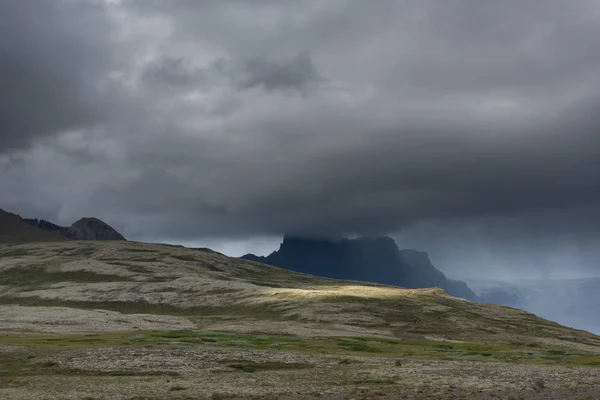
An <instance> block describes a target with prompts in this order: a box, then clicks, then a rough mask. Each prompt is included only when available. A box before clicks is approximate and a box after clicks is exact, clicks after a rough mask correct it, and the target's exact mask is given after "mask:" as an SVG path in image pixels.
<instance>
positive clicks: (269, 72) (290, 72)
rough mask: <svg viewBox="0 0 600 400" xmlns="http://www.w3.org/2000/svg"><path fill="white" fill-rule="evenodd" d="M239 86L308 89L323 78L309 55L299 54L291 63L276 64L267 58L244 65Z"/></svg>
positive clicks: (257, 59)
mask: <svg viewBox="0 0 600 400" xmlns="http://www.w3.org/2000/svg"><path fill="white" fill-rule="evenodd" d="M241 75H242V77H241V79H240V81H239V85H240V86H241V87H242V88H252V87H256V86H262V87H264V88H265V89H267V90H274V89H299V90H304V89H307V88H308V86H309V85H311V84H315V83H318V82H319V81H321V80H322V79H323V78H322V77H321V76H320V75H319V73H318V72H317V70H316V68H315V66H314V64H313V62H312V60H311V58H310V56H308V54H299V55H297V56H296V57H295V58H293V59H292V60H289V61H283V62H281V63H276V62H272V61H269V60H267V59H266V58H264V57H263V58H256V59H252V60H249V61H247V62H246V63H245V64H244V70H243V72H242V74H241Z"/></svg>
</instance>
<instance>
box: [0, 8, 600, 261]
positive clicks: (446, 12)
mask: <svg viewBox="0 0 600 400" xmlns="http://www.w3.org/2000/svg"><path fill="white" fill-rule="evenodd" d="M8 4H10V8H11V9H14V10H17V5H18V4H25V5H23V6H21V7H25V8H18V10H21V11H19V12H21V14H19V16H18V18H16V19H17V20H20V23H11V25H6V24H8V22H3V24H5V25H6V26H8V27H10V29H11V32H14V33H12V34H11V35H12V36H13V37H17V36H19V37H23V38H26V39H27V40H29V42H27V41H25V42H24V43H25V44H26V45H25V46H23V47H22V49H26V50H22V49H21V47H17V46H12V47H10V48H8V47H6V46H5V47H3V49H6V51H5V52H3V55H2V57H3V59H6V60H16V59H19V58H18V57H19V55H20V54H26V55H27V57H29V58H27V59H31V60H34V61H35V63H33V64H32V65H37V67H36V68H38V69H36V70H34V72H35V73H32V77H33V78H32V79H34V80H35V79H37V80H42V81H44V82H46V81H48V82H51V83H49V84H48V88H50V89H52V90H45V91H42V92H40V94H41V95H40V96H33V94H32V93H34V92H35V93H37V88H39V87H42V86H44V85H43V84H41V83H40V84H38V83H36V84H35V88H36V89H35V90H34V89H31V88H30V87H29V86H28V84H26V83H27V82H29V80H28V79H27V80H23V81H19V80H15V74H14V73H12V72H10V71H8V70H3V75H2V76H0V80H1V82H2V83H3V84H8V83H10V82H13V83H11V85H13V86H14V85H15V84H14V82H18V83H19V88H21V91H20V92H22V93H29V94H28V95H27V96H26V97H27V101H25V100H18V101H13V102H10V101H8V100H5V99H4V98H3V100H2V101H3V102H6V104H7V105H8V106H9V107H11V108H10V110H11V112H10V113H7V114H0V115H2V117H3V118H4V120H5V121H9V122H10V121H12V122H11V123H5V125H4V126H7V127H12V128H11V129H9V130H7V129H4V130H3V132H13V135H10V134H6V133H5V134H4V135H3V136H2V138H3V139H2V140H3V142H2V143H3V145H2V147H4V148H6V147H7V146H8V147H20V148H22V149H24V150H23V153H24V154H25V156H24V157H25V158H24V160H25V161H23V162H19V163H12V164H3V165H4V169H3V170H2V175H1V176H0V184H1V185H2V187H6V188H9V189H10V194H4V193H3V194H2V198H0V201H2V204H10V205H11V207H13V206H14V207H16V206H15V205H18V204H19V203H20V202H23V204H26V203H27V202H30V203H32V204H31V206H23V210H25V211H27V212H30V211H31V210H35V209H40V210H41V209H44V207H42V206H43V205H44V204H50V206H49V209H51V210H52V214H53V215H55V216H56V218H58V219H59V221H57V222H60V223H68V222H72V220H75V219H77V217H79V216H80V214H84V215H97V216H99V217H101V218H103V219H106V220H107V221H108V222H113V223H114V222H119V223H121V224H122V226H123V229H124V232H123V233H124V234H125V236H127V237H131V238H135V239H144V240H154V239H155V238H161V239H164V238H166V239H169V240H170V241H178V240H179V241H186V242H189V241H193V240H199V239H201V238H213V239H214V238H218V237H226V238H232V237H253V236H255V235H259V236H262V235H266V236H276V235H279V234H281V233H283V232H299V233H307V234H328V235H329V234H345V233H349V234H353V233H355V234H381V233H390V232H391V233H394V232H400V235H401V236H400V237H401V239H402V241H403V242H406V243H407V244H410V245H414V246H416V247H419V248H421V249H429V248H431V249H434V251H433V257H434V260H436V257H438V258H437V260H443V259H444V257H443V255H444V254H448V255H451V256H452V257H451V258H452V259H453V260H458V259H460V258H461V257H463V255H461V254H458V253H456V251H454V252H453V250H452V249H457V248H458V247H459V246H458V245H457V243H458V242H460V239H456V241H451V242H452V245H448V244H447V243H448V241H449V240H450V239H448V237H450V236H452V232H453V231H456V232H458V233H457V235H458V237H459V238H464V239H465V240H469V241H472V242H473V243H476V242H477V241H476V240H475V238H477V237H478V235H479V236H481V238H482V239H481V241H480V242H481V246H483V248H488V249H491V248H492V247H493V248H494V249H496V250H489V251H488V253H489V254H492V253H493V254H496V255H498V254H501V253H502V251H504V250H505V249H507V248H509V247H510V245H514V244H515V241H516V242H519V240H520V241H521V242H522V243H528V244H529V245H528V246H529V247H528V248H532V249H536V250H535V251H536V252H537V253H541V252H543V251H545V250H551V249H559V248H560V249H567V248H569V249H573V248H581V249H582V250H581V251H582V252H585V254H587V255H588V256H585V257H584V256H581V257H579V259H580V260H583V261H581V263H580V264H581V265H585V269H587V270H591V269H593V268H594V267H592V265H591V264H592V263H591V262H590V261H589V260H591V259H593V257H592V256H589V255H590V254H595V253H593V251H592V250H591V249H592V248H593V244H598V241H599V240H600V231H599V229H598V228H597V227H595V226H594V224H592V223H590V222H589V221H594V220H597V218H598V216H600V213H599V212H598V204H600V186H599V185H598V184H597V182H600V165H599V164H600V136H598V129H599V128H600V117H599V116H598V113H597V112H596V110H597V109H598V107H600V97H598V95H597V93H598V88H599V87H600V76H599V75H598V74H597V71H598V70H600V58H599V57H598V56H597V52H596V51H592V49H595V48H596V47H597V45H598V39H597V38H598V37H600V32H599V31H598V27H597V24H596V23H595V17H594V16H595V15H597V13H598V12H599V10H598V7H597V5H596V4H595V2H592V1H589V2H588V1H581V2H577V4H574V3H569V5H568V6H567V5H565V3H564V2H563V1H558V0H548V1H541V0H540V1H531V2H522V1H516V0H514V1H513V0H510V1H506V2H494V3H491V2H476V1H470V0H449V1H444V2H441V1H439V2H438V1H381V2H377V4H375V3H368V2H363V1H331V2H322V1H306V2H292V1H289V2H285V1H253V2H250V1H222V2H213V1H176V0H165V1H146V0H144V1H131V2H123V3H122V4H120V5H118V4H113V5H112V6H106V8H103V7H100V6H98V5H96V6H92V5H89V4H88V3H82V4H86V5H85V6H83V5H82V6H81V7H82V10H88V11H85V12H84V11H81V12H82V13H83V15H84V16H89V19H90V20H86V19H85V18H84V22H81V24H84V23H85V25H86V27H89V29H88V30H85V29H83V28H82V26H79V22H77V23H76V24H77V25H76V26H73V25H68V24H67V25H65V26H66V28H62V27H60V26H58V22H56V25H57V26H54V25H52V24H51V23H50V22H44V24H45V25H42V28H36V26H37V25H36V23H34V22H36V20H37V19H38V17H36V15H37V14H35V13H34V11H35V10H36V9H35V8H33V6H31V4H35V5H37V6H39V7H46V8H48V9H49V11H47V12H46V14H48V15H49V17H50V18H49V21H54V20H55V19H56V20H57V21H58V16H57V15H58V14H59V13H58V11H56V10H61V11H62V10H63V9H64V10H66V11H65V15H66V16H68V15H69V12H74V11H72V10H73V9H74V8H73V7H74V6H73V4H75V3H71V2H69V3H52V5H48V4H50V3H41V2H39V4H38V3H35V2H28V3H25V2H19V3H17V2H13V3H8ZM52 10H54V11H52ZM69 10H71V11H69ZM15 12H16V11H15ZM53 12H54V14H53ZM61 15H62V14H61ZM53 16H54V17H53ZM115 16H116V17H115ZM55 17H56V18H55ZM0 18H2V17H0ZM61 18H62V17H61ZM86 18H87V17H86ZM61 21H62V19H61ZM73 24H75V22H73ZM61 26H62V25H61ZM111 27H112V28H111ZM46 31H48V32H46ZM66 31H68V32H87V33H86V35H84V36H83V39H81V40H79V39H77V40H76V39H74V38H72V37H71V36H69V37H63V36H65V35H66V34H65V32H66ZM40 32H43V33H44V34H43V35H42V34H40ZM107 32H108V33H110V35H109V36H110V40H109V39H107V38H106V37H105V34H106V33H107ZM44 38H45V39H44ZM42 39H44V40H42ZM55 39H56V42H57V43H61V46H55V47H60V49H57V50H56V51H53V52H50V51H42V50H40V49H44V48H46V47H44V46H41V44H44V43H46V41H50V42H52V43H54V42H55ZM0 40H2V39H0ZM23 40H25V39H23ZM2 43H6V42H2ZM27 43H30V44H27ZM34 49H35V50H34ZM59 50H61V51H59ZM23 52H25V53H23ZM115 55H118V56H119V60H118V62H117V63H116V64H115V62H114V60H113V58H114V56H115ZM64 60H73V61H74V62H66V61H64ZM75 76H76V77H80V76H85V77H91V78H90V79H87V78H86V79H85V82H94V81H101V82H104V81H105V80H107V81H108V82H111V83H110V85H109V84H108V83H106V85H107V86H106V87H109V88H110V90H106V91H104V92H99V91H98V90H96V87H94V88H91V87H88V86H86V85H82V84H81V85H80V83H81V82H82V81H81V80H75V79H71V78H72V77H75ZM107 77H109V78H110V79H109V78H107ZM5 82H6V83H5ZM17 89H18V87H16V86H14V89H11V91H12V92H14V93H19V90H17ZM3 92H4V91H3ZM298 93H300V94H301V95H297V94H298ZM24 98H25V97H23V99H24ZM29 101H32V102H31V103H29ZM2 104H4V103H2ZM35 110H37V111H35ZM67 111H68V112H67ZM36 112H37V114H39V117H37V118H35V119H29V118H28V116H30V115H32V113H36ZM27 124H31V129H25V128H26V127H27V126H29V125H27ZM98 124H101V125H102V126H101V127H100V128H98V127H96V128H95V129H93V128H94V126H96V125H98ZM73 128H81V129H80V130H81V133H80V134H79V136H76V139H73V137H71V136H68V135H66V134H60V135H58V136H55V137H54V138H52V139H48V140H46V141H43V142H38V143H37V144H35V145H33V147H31V146H30V147H27V146H26V145H27V143H28V140H25V139H19V140H17V139H15V138H16V136H15V135H14V133H15V132H17V131H18V132H32V135H33V134H35V135H37V136H38V137H41V136H43V135H44V134H45V133H51V132H58V131H64V130H67V129H73ZM26 136H27V137H28V138H29V137H32V136H31V135H29V134H27V135H26ZM40 182H41V183H40ZM62 182H74V183H72V184H71V183H70V184H69V185H68V190H65V189H63V188H62V187H63V186H64V185H65V184H64V183H62ZM73 191H75V192H76V193H77V195H76V196H74V195H73V194H72V193H73ZM0 206H1V204H0ZM6 207H8V206H6ZM36 207H37V208H36ZM17 208H18V207H17ZM15 211H19V210H18V209H15ZM45 212H46V213H47V214H51V213H50V212H49V211H45ZM521 222H522V223H521ZM440 226H441V227H442V228H440ZM531 226H535V227H536V229H531ZM560 229H564V231H560ZM474 231H476V232H479V233H476V234H474V233H473V232H474ZM559 231H560V232H559ZM510 235H514V237H515V239H514V241H513V239H511V238H509V237H508V236H510ZM537 238H539V241H538V239H537ZM484 239H485V240H484ZM490 243H493V244H494V246H491V247H490V246H489V244H490ZM498 243H505V244H506V245H502V246H501V245H497V246H496V244H498ZM401 244H402V243H401ZM523 248H527V246H524V247H523ZM435 249H437V250H435ZM564 251H565V252H566V251H567V250H564ZM551 253H552V252H551V251H550V253H549V254H551ZM498 257H499V256H498ZM548 257H549V258H550V256H548ZM484 258H485V257H482V258H480V259H481V260H483V259H484ZM544 259H545V258H544ZM440 262H442V261H440ZM482 262H483V261H482ZM532 263H534V262H533V261H532ZM458 264H459V261H456V263H455V265H458ZM474 268H475V267H474ZM549 268H550V267H549ZM582 268H583V267H582ZM458 270H459V268H458V267H456V271H458Z"/></svg>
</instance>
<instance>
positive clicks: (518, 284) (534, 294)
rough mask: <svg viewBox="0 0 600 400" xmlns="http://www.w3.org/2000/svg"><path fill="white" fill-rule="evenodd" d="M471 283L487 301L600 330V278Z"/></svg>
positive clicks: (573, 324)
mask: <svg viewBox="0 0 600 400" xmlns="http://www.w3.org/2000/svg"><path fill="white" fill-rule="evenodd" d="M468 283H469V286H470V287H472V288H473V289H474V290H475V292H476V293H478V294H479V296H480V298H481V300H482V301H484V302H486V303H493V304H502V305H507V306H510V307H518V308H522V309H524V310H527V311H529V312H533V313H535V314H538V315H541V316H543V317H544V318H548V319H551V320H553V321H556V322H559V323H561V324H563V325H567V326H572V327H576V328H579V329H586V330H589V331H591V332H596V333H600V315H599V314H598V310H599V309H600V291H599V290H598V288H600V278H585V279H535V280H534V279H525V280H519V281H508V282H502V281H485V280H468Z"/></svg>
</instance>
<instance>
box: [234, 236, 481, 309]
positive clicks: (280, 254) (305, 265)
mask: <svg viewBox="0 0 600 400" xmlns="http://www.w3.org/2000/svg"><path fill="white" fill-rule="evenodd" d="M242 258H244V259H246V260H252V261H258V262H262V263H265V264H269V265H274V266H277V267H281V268H286V269H290V270H293V271H297V272H303V273H307V274H311V275H318V276H324V277H328V278H335V279H349V280H358V281H367V282H375V283H383V284H388V285H396V286H402V287H406V288H424V287H439V288H442V289H444V290H445V291H447V292H448V293H449V294H451V295H453V296H456V297H462V298H465V299H468V300H473V301H476V300H478V296H477V295H476V294H475V293H474V292H473V291H472V290H471V289H470V288H469V287H468V286H467V284H465V283H464V282H461V281H455V280H452V279H448V278H447V277H446V276H445V275H444V274H443V273H442V272H441V271H439V270H438V269H436V268H435V267H434V266H433V265H432V264H431V261H430V260H429V256H428V255H427V253H424V252H420V251H416V250H400V249H399V248H398V246H397V245H396V243H395V242H394V240H393V239H391V238H389V237H361V238H358V239H341V240H337V241H336V240H329V239H313V238H302V237H293V236H289V235H286V236H285V237H284V239H283V243H282V244H281V246H280V248H279V250H278V251H275V252H273V253H271V254H270V255H269V256H267V257H259V256H256V255H254V254H246V255H244V256H242Z"/></svg>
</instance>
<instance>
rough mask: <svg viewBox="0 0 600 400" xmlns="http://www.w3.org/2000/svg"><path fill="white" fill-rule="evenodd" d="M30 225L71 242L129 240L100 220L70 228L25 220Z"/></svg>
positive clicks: (38, 220)
mask: <svg viewBox="0 0 600 400" xmlns="http://www.w3.org/2000/svg"><path fill="white" fill-rule="evenodd" d="M23 221H25V222H26V223H28V224H29V225H31V226H33V227H35V228H38V229H42V230H45V231H48V232H52V233H56V234H59V235H61V236H64V237H66V238H67V239H71V240H127V239H125V238H124V237H123V235H121V234H120V233H119V232H117V231H116V230H115V229H113V228H112V227H111V226H110V225H108V224H107V223H105V222H103V221H101V220H99V219H98V218H82V219H80V220H79V221H77V222H75V223H74V224H73V225H71V226H69V227H64V226H60V225H56V224H53V223H52V222H49V221H46V220H43V219H37V218H32V219H23Z"/></svg>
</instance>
